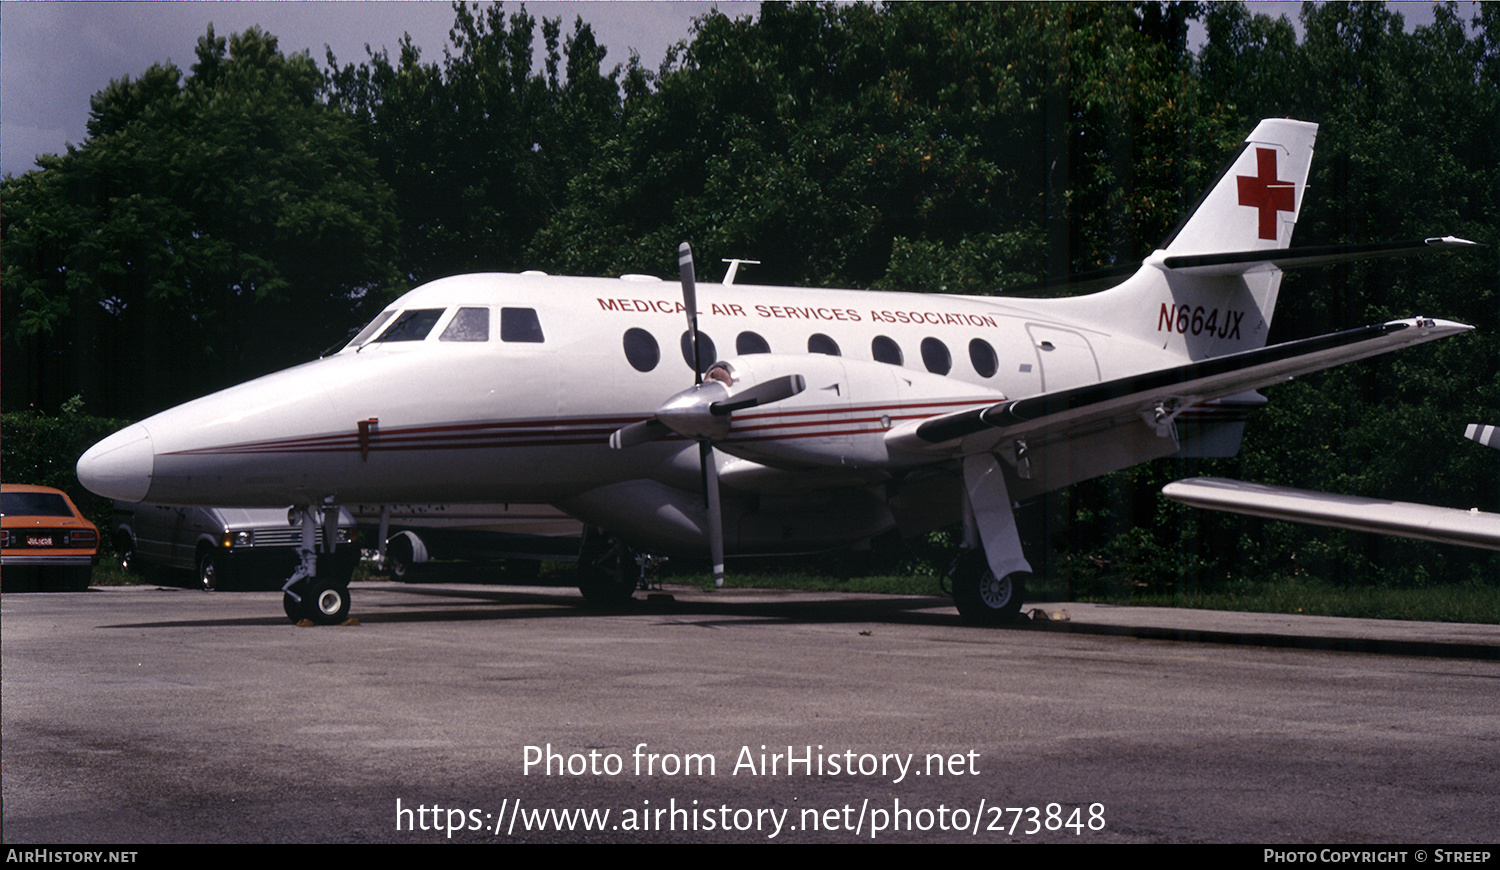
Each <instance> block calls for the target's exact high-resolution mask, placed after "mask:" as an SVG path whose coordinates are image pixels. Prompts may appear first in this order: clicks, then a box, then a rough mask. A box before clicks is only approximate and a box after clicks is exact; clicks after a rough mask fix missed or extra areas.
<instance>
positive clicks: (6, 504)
mask: <svg viewBox="0 0 1500 870" xmlns="http://www.w3.org/2000/svg"><path fill="white" fill-rule="evenodd" d="M0 514H3V515H5V516H8V517H71V516H72V515H73V512H72V511H70V510H68V503H67V502H66V501H64V500H63V497H62V496H60V495H58V494H57V493H55V492H7V493H5V494H3V495H0Z"/></svg>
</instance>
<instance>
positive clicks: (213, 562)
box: [198, 550, 224, 592]
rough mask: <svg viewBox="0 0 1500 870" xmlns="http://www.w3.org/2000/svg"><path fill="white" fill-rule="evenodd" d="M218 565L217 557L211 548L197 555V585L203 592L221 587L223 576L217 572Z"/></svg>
mask: <svg viewBox="0 0 1500 870" xmlns="http://www.w3.org/2000/svg"><path fill="white" fill-rule="evenodd" d="M219 567H220V566H219V559H218V557H217V556H216V555H215V554H214V551H213V550H208V551H206V552H204V553H203V554H202V555H201V556H199V557H198V587H199V588H200V589H202V590H203V591H204V592H213V591H215V590H217V589H222V588H223V586H224V578H223V577H221V576H220V574H219Z"/></svg>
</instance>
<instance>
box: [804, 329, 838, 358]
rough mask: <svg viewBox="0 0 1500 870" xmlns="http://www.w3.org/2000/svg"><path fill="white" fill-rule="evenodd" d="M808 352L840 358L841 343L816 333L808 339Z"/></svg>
mask: <svg viewBox="0 0 1500 870" xmlns="http://www.w3.org/2000/svg"><path fill="white" fill-rule="evenodd" d="M807 352H808V353H821V354H825V355H827V356H839V355H840V354H839V343H838V342H836V341H834V340H833V339H831V338H829V337H828V336H826V335H824V334H823V333H821V332H815V333H813V334H812V335H811V336H810V337H809V338H808V339H807Z"/></svg>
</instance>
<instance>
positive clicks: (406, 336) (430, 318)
mask: <svg viewBox="0 0 1500 870" xmlns="http://www.w3.org/2000/svg"><path fill="white" fill-rule="evenodd" d="M442 316H443V309H441V308H414V309H409V310H406V311H403V312H401V316H399V317H397V318H396V320H395V322H393V323H392V324H391V325H390V328H389V329H387V330H386V331H385V332H382V333H380V337H379V338H377V339H375V340H376V341H377V342H381V341H421V340H422V339H424V338H426V337H427V333H429V332H431V331H432V327H434V326H436V325H437V322H438V318H440V317H442Z"/></svg>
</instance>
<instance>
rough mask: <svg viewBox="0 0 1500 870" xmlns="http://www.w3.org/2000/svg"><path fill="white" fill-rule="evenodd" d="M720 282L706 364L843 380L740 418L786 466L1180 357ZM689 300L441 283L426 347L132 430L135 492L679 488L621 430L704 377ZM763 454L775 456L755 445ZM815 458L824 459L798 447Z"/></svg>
mask: <svg viewBox="0 0 1500 870" xmlns="http://www.w3.org/2000/svg"><path fill="white" fill-rule="evenodd" d="M704 290H705V292H704V293H703V295H702V296H701V297H700V302H699V308H700V312H699V324H700V326H699V328H700V330H701V333H702V335H703V336H705V337H706V338H707V339H708V340H709V341H711V342H712V343H713V349H712V350H709V349H707V348H704V349H702V350H700V356H702V357H703V358H704V359H705V360H707V361H712V360H716V359H730V360H732V361H735V360H738V361H741V365H742V366H744V365H749V366H752V367H754V366H757V364H758V363H759V365H760V366H761V367H764V366H765V365H767V364H768V363H771V364H774V362H775V361H776V360H777V359H778V358H779V357H785V358H787V359H789V360H792V361H793V362H792V363H791V364H792V365H793V366H794V367H795V368H796V369H797V370H798V371H806V370H808V369H809V367H810V365H809V361H810V360H811V363H812V366H811V367H813V368H821V369H824V371H819V372H818V377H817V378H811V377H810V378H809V381H808V385H809V389H808V391H807V393H806V394H804V395H802V396H798V397H795V398H793V399H790V400H787V401H786V402H783V403H779V404H778V405H777V406H776V408H775V409H774V410H767V411H765V412H763V413H761V414H758V415H757V414H748V415H743V419H742V418H741V416H737V417H736V419H735V428H734V430H733V432H732V436H731V438H730V439H729V440H727V441H726V442H725V443H724V444H723V445H722V446H723V449H724V450H726V451H727V452H729V453H731V454H736V453H742V452H747V451H748V452H749V453H750V454H751V455H756V456H759V457H760V458H761V459H762V460H764V459H766V458H774V457H777V456H779V455H780V453H779V452H778V451H780V450H782V449H783V448H786V449H788V450H790V451H792V452H791V453H790V454H789V458H788V459H787V460H785V461H782V462H774V461H773V462H768V463H765V464H768V465H771V466H773V467H774V466H776V465H787V466H791V467H806V466H808V465H814V464H817V465H823V466H830V465H832V466H844V467H848V468H851V469H857V468H861V467H862V468H865V469H868V470H875V469H877V468H879V467H881V466H884V467H885V468H889V467H891V466H893V465H894V466H899V465H900V462H899V458H895V459H893V458H891V457H890V456H889V452H888V451H885V450H883V449H882V448H881V447H880V445H879V442H880V440H881V438H882V436H883V435H884V433H885V431H886V430H887V429H889V428H890V427H891V426H892V425H896V424H898V423H900V422H901V421H903V420H907V419H915V418H920V417H926V416H931V415H932V414H934V413H939V412H941V411H945V410H952V409H956V408H959V407H965V406H972V405H978V404H988V403H991V402H993V401H995V400H996V399H997V397H1019V396H1027V395H1032V394H1036V393H1040V392H1043V391H1055V390H1058V389H1062V388H1066V387H1070V386H1077V385H1079V384H1084V383H1093V382H1095V381H1098V380H1099V378H1100V371H1101V367H1104V368H1106V369H1109V370H1112V371H1122V370H1125V371H1130V370H1147V369H1150V368H1152V367H1154V366H1156V365H1160V364H1162V362H1161V361H1162V360H1164V359H1165V354H1164V353H1163V351H1161V350H1160V349H1159V348H1153V347H1150V346H1147V345H1145V343H1144V342H1141V341H1138V340H1134V339H1129V338H1123V339H1122V338H1117V337H1114V336H1112V335H1111V333H1110V332H1109V331H1108V330H1106V329H1104V328H1100V327H1099V326H1089V325H1084V324H1080V323H1078V322H1073V321H1064V320H1059V319H1057V318H1055V317H1047V316H1045V314H1044V311H1043V310H1041V309H1045V308H1046V307H1047V305H1048V304H1049V301H1047V300H1008V299H998V298H984V297H958V296H944V295H930V294H907V293H879V292H869V291H849V290H810V289H802V288H776V287H757V286H751V285H728V286H713V285H711V286H708V287H705V288H704ZM676 297H677V293H676V288H675V287H674V285H672V284H669V283H665V282H661V281H659V280H654V279H640V278H623V279H591V278H563V277H555V276H546V275H539V274H521V275H513V274H479V275H464V276H457V277H454V278H448V279H443V280H440V281H435V282H432V283H431V284H427V285H424V286H422V287H419V288H417V289H415V290H413V291H411V292H410V293H408V294H406V295H405V296H403V297H402V298H401V299H400V300H398V301H397V302H396V303H393V304H392V305H391V306H390V307H389V308H388V309H387V312H388V313H389V315H390V317H388V318H387V321H392V319H393V318H400V317H401V316H403V315H405V314H406V313H407V312H433V314H430V315H426V316H427V317H428V318H430V321H431V322H430V324H428V327H429V328H427V330H426V331H425V332H424V333H423V335H422V337H420V338H411V339H406V340H385V341H370V340H369V337H367V336H361V337H359V338H357V339H356V340H355V342H352V343H351V344H350V345H349V346H348V347H346V348H345V349H343V350H342V351H340V352H339V353H337V354H334V355H332V356H329V357H326V358H323V359H320V360H316V361H313V362H309V363H306V364H304V365H301V366H297V367H294V368H292V369H288V370H285V371H282V372H278V373H275V374H272V375H268V376H266V377H263V378H259V379H257V380H254V381H250V382H248V383H245V384H242V385H239V386H236V387H233V388H230V389H227V390H224V391H221V392H219V393H215V394H213V395H210V396H207V397H204V398H202V399H198V400H196V401H193V402H189V403H187V404H185V405H182V406H179V407H177V408H173V409H171V410H169V411H166V412H164V413H162V414H158V415H156V416H154V417H152V418H150V419H148V420H146V421H143V422H142V423H139V424H136V425H135V426H132V427H130V428H128V429H127V430H125V431H124V432H121V433H120V434H119V435H118V436H115V438H116V439H119V440H121V441H127V442H128V441H132V440H134V441H136V442H138V445H139V446H138V447H136V448H134V451H133V453H130V454H129V455H130V458H129V459H128V460H125V461H128V462H131V463H134V467H133V468H132V469H130V471H131V472H133V473H134V474H135V477H134V479H135V480H137V481H140V482H143V483H147V484H148V488H147V489H146V490H145V491H143V492H140V493H131V495H139V500H145V501H153V502H162V503H180V504H207V503H212V504H235V505H243V506H256V505H264V506H274V505H285V504H287V503H290V502H302V503H307V502H311V503H319V502H322V501H324V500H333V501H337V502H340V503H349V502H355V501H364V502H391V501H537V502H550V503H557V502H561V501H566V500H567V499H569V498H571V497H573V496H576V495H579V494H582V493H584V492H587V491H589V490H592V489H597V488H599V487H600V486H603V485H608V484H611V483H618V482H621V481H626V480H631V479H637V478H652V477H653V476H660V474H661V472H662V466H663V465H664V463H666V464H668V465H670V463H671V460H672V458H673V457H674V456H676V454H678V453H681V452H682V451H683V449H684V447H685V446H690V445H687V443H686V442H685V441H684V440H683V439H680V438H678V439H673V440H667V441H664V442H661V443H659V444H653V445H646V446H644V447H642V448H640V449H638V450H631V451H613V450H610V449H609V446H608V436H609V434H610V433H611V432H612V431H614V430H615V429H618V428H619V427H621V426H623V425H626V424H628V423H632V422H635V421H639V420H641V419H644V418H646V417H647V416H649V415H650V414H651V413H652V412H653V411H654V409H655V408H656V407H657V406H658V405H659V404H660V403H661V401H662V400H663V398H664V397H666V396H669V395H671V394H673V393H674V392H677V391H679V390H681V389H683V388H684V387H685V386H688V385H690V384H691V383H692V377H693V374H692V368H691V367H690V366H689V363H688V356H687V352H686V351H685V349H684V348H685V340H684V338H683V336H684V323H685V317H684V311H683V303H682V301H681V299H680V298H676ZM1068 301H1071V300H1058V302H1068ZM1053 304H1056V303H1053ZM461 309H465V310H467V311H468V312H469V313H466V314H465V315H464V316H465V317H468V318H470V319H471V320H472V319H474V318H482V319H483V320H484V321H486V323H485V327H484V329H483V334H484V335H485V338H484V339H483V340H476V339H475V338H474V337H473V336H468V340H453V335H454V332H453V331H452V330H450V329H449V327H452V326H454V324H455V321H456V320H458V318H459V311H460V310H461ZM517 312H520V313H519V314H517ZM528 312H529V313H528ZM1140 314H1141V316H1142V317H1146V318H1149V317H1157V318H1158V319H1160V315H1159V313H1158V312H1151V311H1147V312H1141V313H1140ZM513 317H514V318H516V319H518V320H520V321H523V325H522V327H516V326H514V324H512V323H511V322H510V321H511V319H512V318H513ZM502 321H504V322H502ZM381 326H382V327H383V328H388V327H387V326H386V324H385V323H382V324H381ZM528 326H529V327H530V331H528V330H527V327H528ZM445 336H446V337H445ZM766 351H769V354H766ZM809 354H811V356H810V355H809ZM833 354H838V355H837V356H834V355H833ZM818 355H822V356H823V357H825V358H821V359H820V358H819V356H818ZM877 357H878V361H877ZM705 367H706V366H705ZM850 369H855V371H852V372H851V371H849V370H850ZM872 377H874V378H876V379H885V380H889V379H894V380H898V381H911V382H914V383H911V384H901V385H900V386H907V389H906V390H905V391H904V393H905V394H904V395H900V394H899V393H901V392H903V391H900V390H897V391H896V394H895V395H894V398H893V389H895V388H892V387H891V386H890V385H889V384H888V383H881V384H878V385H877V386H875V387H873V388H871V387H870V386H868V383H869V382H870V381H871V379H872ZM862 387H864V389H861V388H862ZM861 393H864V394H865V395H861ZM737 442H743V443H739V444H737ZM755 442H759V443H760V444H761V445H762V446H765V445H771V452H770V453H769V454H760V453H756V451H755V450H754V443H755ZM773 442H777V443H773ZM872 445H873V447H872ZM737 447H739V448H740V449H739V450H737V449H736V448H737ZM798 447H806V448H808V453H809V455H808V456H802V457H798V455H797V454H796V453H795V449H796V448H798ZM872 449H873V453H872ZM146 463H149V467H146V468H142V467H141V466H142V465H143V464H146ZM142 471H144V472H145V473H144V474H141V473H140V472H142ZM666 474H667V475H668V476H669V477H670V476H672V472H671V470H670V469H667V470H666ZM679 476H680V475H679Z"/></svg>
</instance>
